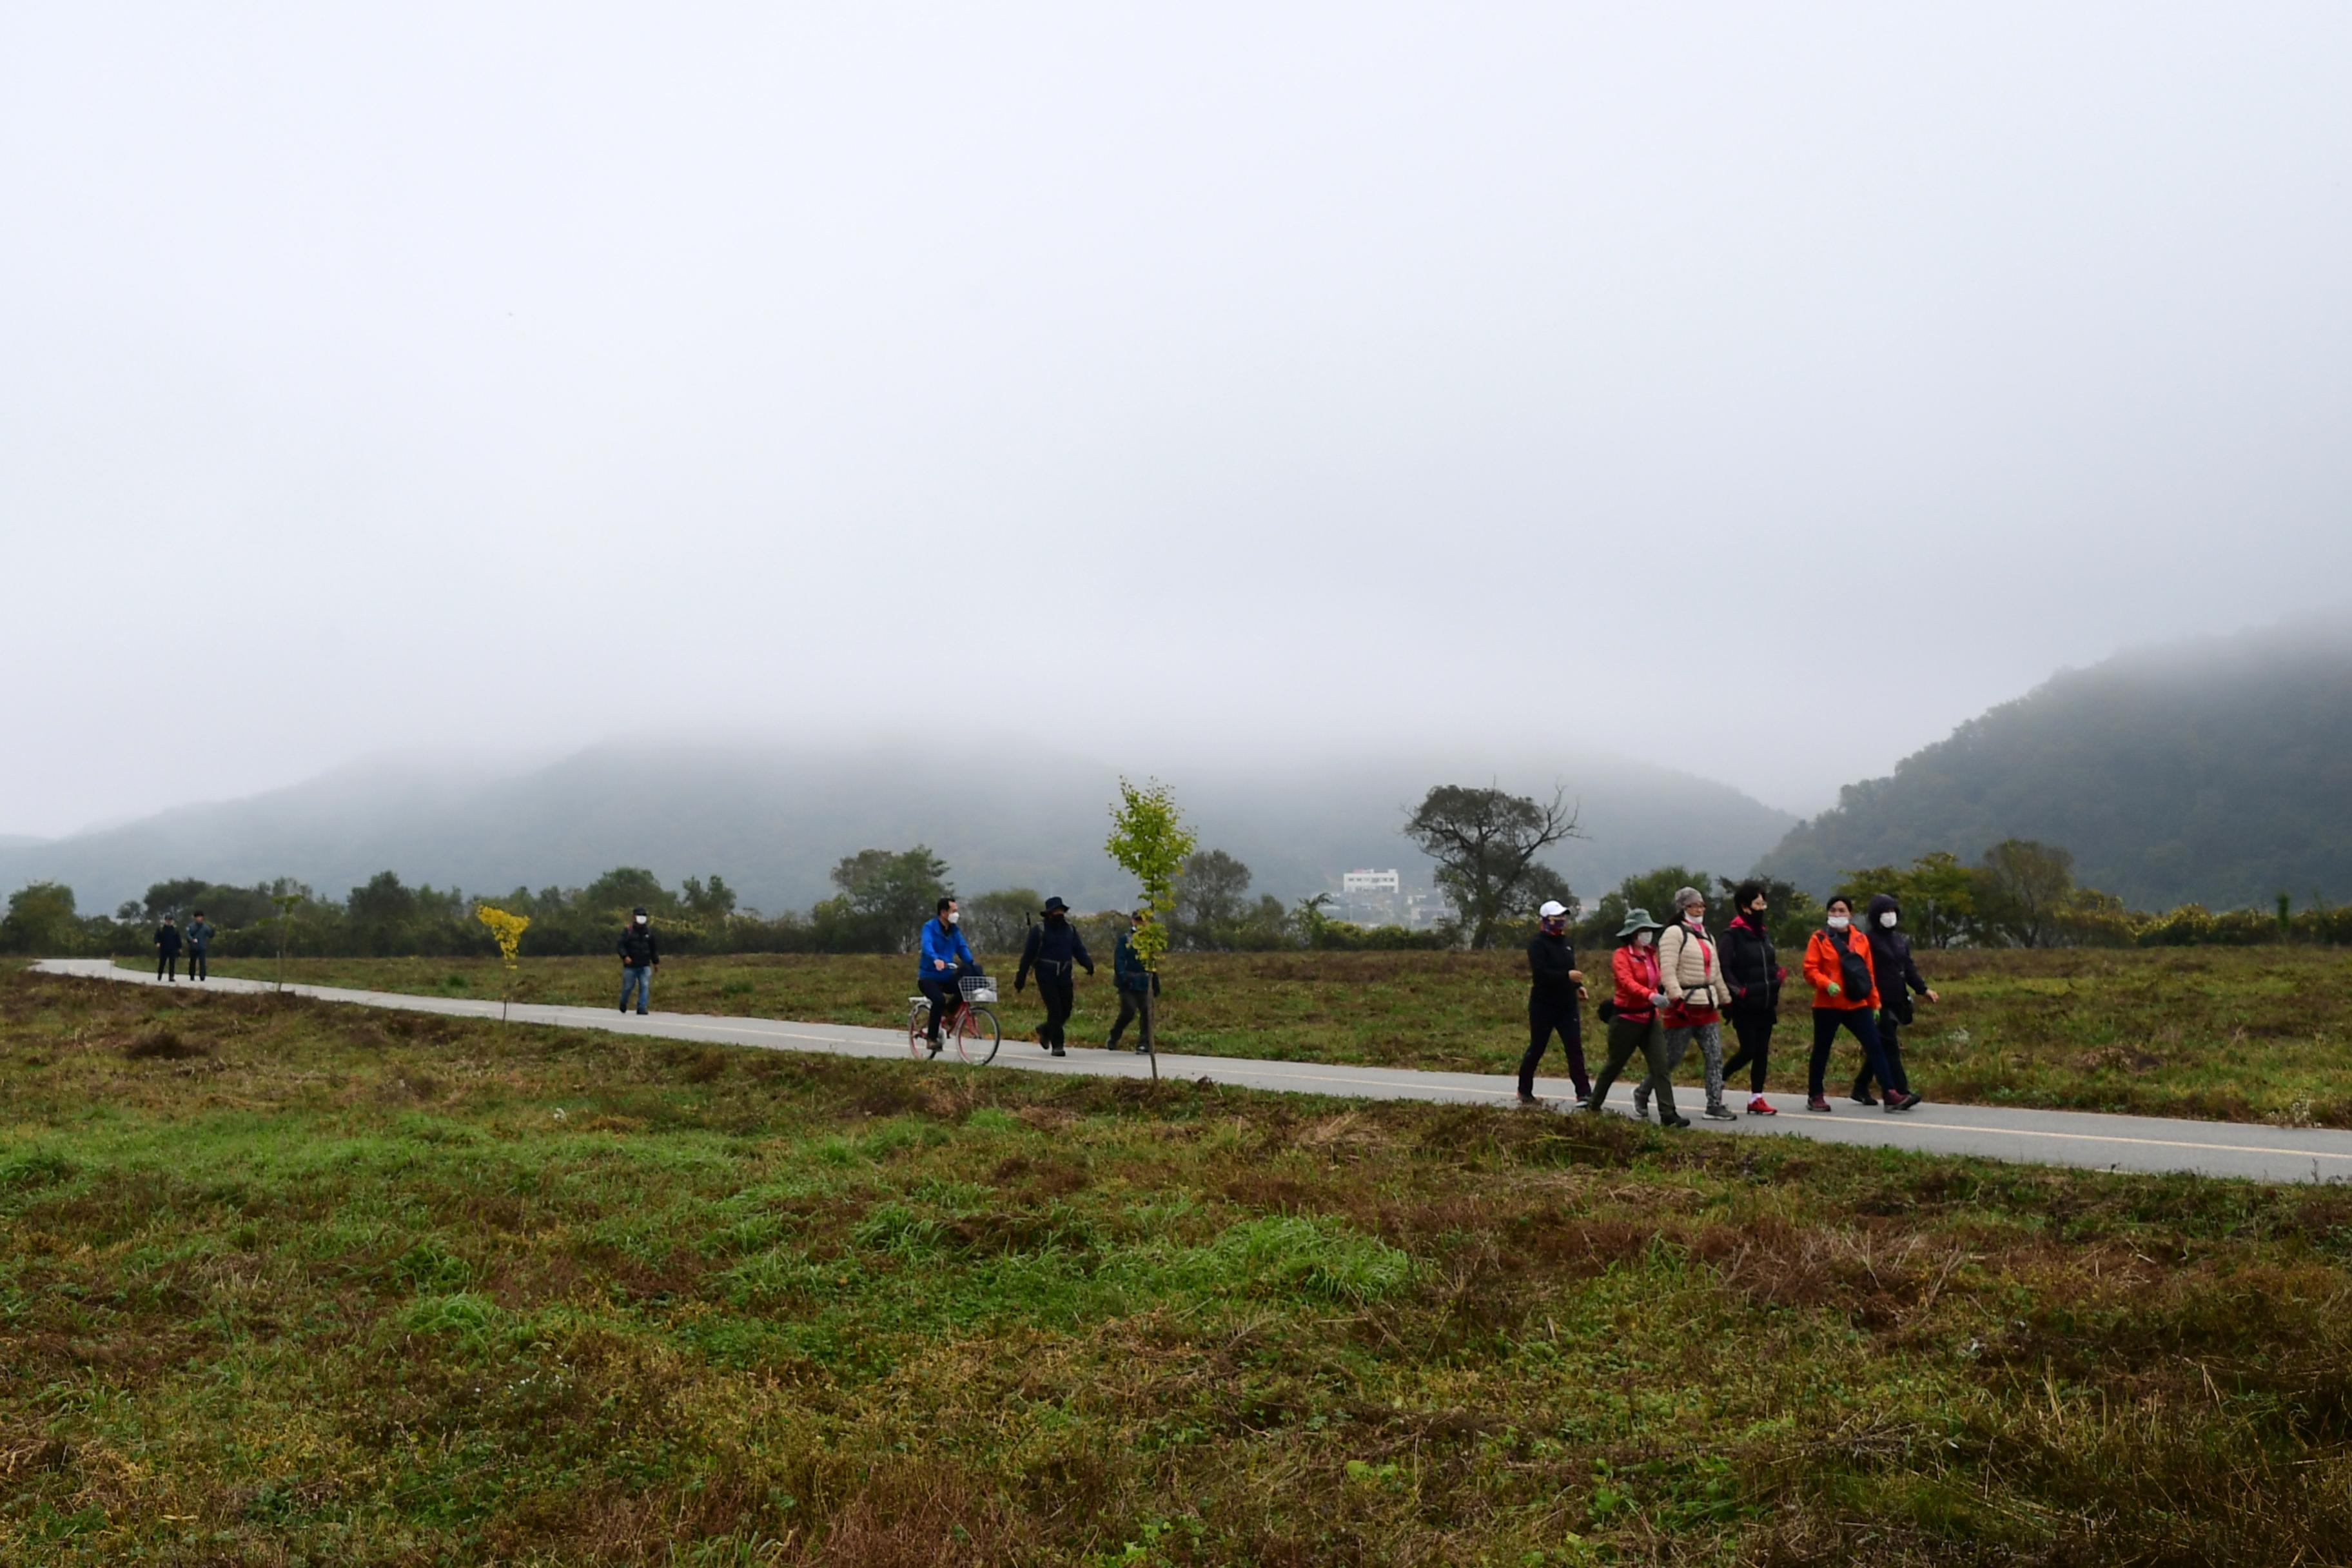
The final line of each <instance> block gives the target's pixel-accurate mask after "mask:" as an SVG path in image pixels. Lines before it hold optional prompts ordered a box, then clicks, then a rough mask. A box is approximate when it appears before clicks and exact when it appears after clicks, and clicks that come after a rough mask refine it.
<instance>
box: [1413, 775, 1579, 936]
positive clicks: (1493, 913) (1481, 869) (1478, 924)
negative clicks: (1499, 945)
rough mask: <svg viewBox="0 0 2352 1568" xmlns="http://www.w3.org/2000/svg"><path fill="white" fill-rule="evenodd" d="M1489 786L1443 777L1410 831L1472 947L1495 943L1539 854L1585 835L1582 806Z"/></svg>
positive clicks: (1558, 794) (1555, 794)
mask: <svg viewBox="0 0 2352 1568" xmlns="http://www.w3.org/2000/svg"><path fill="white" fill-rule="evenodd" d="M1565 794H1566V792H1565V791H1563V790H1561V789H1558V788H1555V789H1554V790H1553V791H1552V795H1551V804H1550V805H1540V804H1538V802H1537V801H1536V800H1534V799H1533V798H1532V797H1530V796H1528V795H1507V794H1505V793H1504V792H1503V791H1502V790H1500V789H1497V788H1495V787H1493V786H1491V785H1490V786H1488V787H1487V788H1485V789H1478V788H1475V787H1473V786H1471V785H1468V784H1439V785H1438V786H1436V787H1435V788H1434V789H1432V790H1431V791H1430V792H1429V794H1428V795H1424V796H1423V797H1422V802H1421V805H1419V806H1418V807H1417V808H1415V809H1414V811H1413V812H1412V816H1409V817H1408V818H1407V819H1406V821H1405V825H1404V834H1405V837H1408V838H1410V839H1412V841H1413V843H1415V844H1416V845H1418V846H1420V847H1421V851H1422V853H1423V854H1424V855H1426V856H1428V857H1429V858H1431V859H1433V860H1434V861H1436V862H1437V885H1438V886H1439V887H1440V888H1442V889H1444V891H1445V895H1446V897H1447V898H1449V899H1451V900H1453V902H1454V910H1456V911H1457V912H1458V913H1459V914H1460V915H1461V917H1462V923H1463V925H1464V926H1465V928H1466V929H1467V931H1469V935H1470V945H1471V946H1472V947H1491V946H1493V945H1494V941H1495V926H1496V922H1497V921H1500V920H1501V919H1502V918H1503V916H1504V915H1505V914H1506V913H1507V911H1508V910H1510V909H1511V908H1512V906H1513V903H1514V901H1515V900H1517V899H1519V898H1520V897H1522V896H1523V895H1524V893H1525V891H1526V889H1527V885H1528V881H1529V879H1530V878H1531V877H1532V875H1533V873H1534V869H1535V866H1536V857H1537V856H1538V855H1539V854H1541V853H1542V852H1543V851H1544V850H1545V849H1547V848H1549V847H1551V846H1552V845H1554V844H1558V843H1559V842H1560V841H1561V840H1562V839H1566V838H1581V837H1584V836H1583V835H1582V834H1581V833H1579V832H1578V831H1577V830H1576V818H1577V812H1576V808H1575V807H1573V806H1563V805H1562V804H1561V802H1562V800H1563V798H1564V797H1565Z"/></svg>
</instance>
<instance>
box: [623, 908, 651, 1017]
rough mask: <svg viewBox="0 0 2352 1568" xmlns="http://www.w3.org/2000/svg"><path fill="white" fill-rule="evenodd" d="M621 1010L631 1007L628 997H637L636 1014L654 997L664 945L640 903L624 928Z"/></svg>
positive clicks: (638, 1014)
mask: <svg viewBox="0 0 2352 1568" xmlns="http://www.w3.org/2000/svg"><path fill="white" fill-rule="evenodd" d="M620 951H621V1011H622V1012H624V1013H625V1012H627V1011H628V1010H629V998H630V997H631V996H632V995H634V996H635V997H636V999H637V1016H638V1017H640V1018H642V1017H644V1016H646V1008H647V1007H648V1006H650V1005H652V1004H653V999H654V971H655V970H656V969H659V968H660V967H661V944H660V943H659V942H656V941H654V922H653V921H652V918H651V917H649V916H648V915H647V914H646V907H645V905H643V904H639V905H638V906H637V907H636V908H635V909H634V910H630V911H629V923H628V924H627V925H625V926H624V927H622V928H621V942H620Z"/></svg>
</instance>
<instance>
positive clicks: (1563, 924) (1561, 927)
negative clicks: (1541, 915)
mask: <svg viewBox="0 0 2352 1568" xmlns="http://www.w3.org/2000/svg"><path fill="white" fill-rule="evenodd" d="M1543 929H1544V934H1545V935H1546V936H1558V935H1559V933H1560V932H1562V931H1566V930H1567V929H1568V922H1567V921H1559V920H1551V921H1544V922H1543Z"/></svg>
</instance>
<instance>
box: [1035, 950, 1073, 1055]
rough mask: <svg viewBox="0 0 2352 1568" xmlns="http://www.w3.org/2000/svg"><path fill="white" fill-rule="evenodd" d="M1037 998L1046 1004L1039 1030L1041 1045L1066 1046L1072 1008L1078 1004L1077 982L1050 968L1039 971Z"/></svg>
mask: <svg viewBox="0 0 2352 1568" xmlns="http://www.w3.org/2000/svg"><path fill="white" fill-rule="evenodd" d="M1037 1000H1039V1001H1040V1002H1043V1003H1044V1004H1045V1024H1044V1025H1043V1026H1041V1027H1040V1028H1039V1029H1038V1030H1037V1043H1038V1044H1039V1045H1041V1046H1066V1045H1068V1044H1069V1043H1070V1042H1069V1039H1068V1037H1067V1035H1066V1030H1067V1029H1068V1027H1069V1023H1070V1009H1071V1008H1073V1007H1076V1005H1078V985H1077V982H1076V981H1075V980H1073V979H1071V978H1070V976H1068V975H1066V974H1056V973H1054V972H1053V971H1052V970H1050V969H1041V970H1039V971H1038V972H1037Z"/></svg>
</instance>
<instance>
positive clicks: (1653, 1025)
mask: <svg viewBox="0 0 2352 1568" xmlns="http://www.w3.org/2000/svg"><path fill="white" fill-rule="evenodd" d="M1635 1051H1639V1052H1641V1053H1642V1058H1643V1061H1644V1062H1646V1063H1647V1064H1648V1065H1649V1069H1650V1092H1651V1093H1652V1094H1654V1095H1656V1096H1657V1097H1658V1124H1659V1125H1660V1126H1662V1127H1663V1126H1664V1125H1665V1124H1666V1123H1668V1122H1670V1121H1674V1119H1675V1085H1674V1079H1673V1076H1672V1075H1673V1073H1674V1064H1673V1063H1672V1062H1669V1061H1668V1060H1666V1026H1664V1024H1661V1023H1659V1022H1658V1021H1657V1019H1655V1018H1652V1019H1651V1020H1650V1021H1649V1022H1648V1023H1646V1024H1635V1023H1630V1022H1628V1021H1627V1020H1625V1019H1623V1018H1612V1019H1610V1020H1609V1059H1608V1060H1607V1061H1606V1062H1603V1063H1602V1064H1601V1076H1600V1077H1598V1078H1596V1079H1593V1080H1592V1109H1593V1110H1600V1109H1601V1105H1602V1103H1603V1102H1604V1101H1605V1100H1607V1099H1608V1098H1609V1086H1610V1085H1611V1084H1612V1083H1615V1082H1616V1081H1617V1075H1618V1073H1619V1072H1621V1071H1622V1070H1623V1068H1624V1066H1625V1064H1626V1063H1627V1062H1628V1061H1630V1060H1631V1059H1633V1053H1634V1052H1635Z"/></svg>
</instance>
